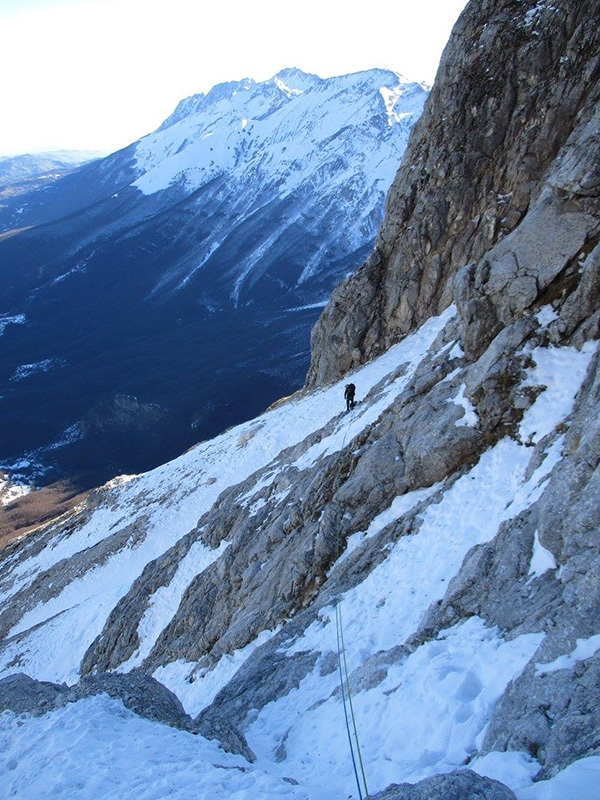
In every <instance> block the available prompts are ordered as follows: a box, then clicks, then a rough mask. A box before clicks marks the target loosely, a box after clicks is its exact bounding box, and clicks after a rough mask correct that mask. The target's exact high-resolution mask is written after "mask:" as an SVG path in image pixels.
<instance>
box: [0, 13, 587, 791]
mask: <svg viewBox="0 0 600 800" xmlns="http://www.w3.org/2000/svg"><path fill="white" fill-rule="evenodd" d="M597 15H598V9H597V4H595V3H592V0H585V1H584V2H582V3H579V4H577V5H576V6H574V5H573V4H572V3H570V2H569V0H553V2H552V4H549V3H547V4H546V3H540V2H539V0H524V1H523V2H522V3H515V2H514V0H471V2H470V3H469V4H468V6H467V8H466V9H465V11H464V12H463V14H462V15H461V17H460V19H459V21H458V22H457V25H456V27H455V29H454V31H453V34H452V36H451V38H450V41H449V43H448V46H447V48H446V51H445V53H444V56H443V59H442V62H441V65H440V70H439V73H438V78H437V80H436V85H435V86H434V88H433V90H432V93H431V95H430V97H429V99H428V100H427V103H426V107H425V109H424V112H423V115H422V117H421V119H420V121H419V122H418V123H417V125H416V126H415V128H414V131H413V134H412V136H411V139H410V142H409V145H408V148H407V152H406V154H405V157H404V160H403V162H402V164H401V166H400V169H399V171H398V175H397V177H396V179H395V180H394V183H393V186H392V188H391V190H390V193H389V194H388V198H387V201H386V215H385V220H384V223H383V225H382V227H381V230H380V233H379V235H378V237H377V240H376V245H375V250H374V251H373V253H372V254H371V255H370V256H369V258H368V259H367V261H366V262H365V264H364V265H363V266H361V267H360V268H359V270H358V271H356V272H355V273H354V274H353V275H352V276H350V277H349V278H348V279H346V280H345V281H344V282H343V283H342V284H341V285H340V286H339V287H338V288H337V289H336V290H335V292H334V294H333V296H332V300H331V302H330V303H329V304H328V306H327V308H326V309H325V311H324V312H323V314H322V316H321V317H320V319H319V322H318V324H317V326H316V327H315V330H314V335H313V337H312V344H313V351H312V362H311V371H310V376H309V381H308V384H307V386H305V387H304V388H303V389H302V390H301V391H299V392H297V393H296V394H294V395H293V396H291V397H287V398H284V399H282V400H281V401H280V402H279V403H276V404H274V405H273V406H272V407H271V408H270V409H269V410H267V411H266V412H264V413H263V414H261V415H259V416H257V417H256V418H254V419H253V420H250V421H247V422H245V423H243V424H241V425H238V426H235V427H232V428H231V429H230V430H228V431H226V432H224V433H222V434H220V435H219V436H218V437H216V438H213V439H212V440H208V441H205V442H202V443H200V444H198V445H196V446H195V447H194V448H192V449H190V450H189V451H188V452H186V453H185V454H184V455H182V456H179V457H178V458H177V459H174V460H173V461H171V462H169V463H166V464H164V465H163V466H161V467H159V468H157V469H155V470H153V471H150V472H147V473H145V474H143V475H138V476H129V477H126V476H121V477H119V478H117V479H115V480H113V481H111V482H110V483H108V484H107V485H106V486H104V487H103V488H102V489H99V490H97V491H96V492H95V493H94V494H93V495H92V496H91V497H90V498H89V499H88V500H87V501H85V502H82V503H81V504H80V505H79V506H78V507H77V508H76V509H74V510H73V511H72V512H71V513H69V514H67V515H65V516H64V517H63V518H62V519H61V520H58V521H56V522H55V523H54V524H51V525H47V526H45V527H42V528H40V529H38V530H37V531H36V532H35V533H33V534H32V535H30V536H28V537H26V538H24V539H23V540H22V541H20V542H15V543H13V544H12V545H11V546H10V547H9V548H7V549H6V550H5V551H4V553H3V555H2V558H1V560H0V599H1V604H0V676H1V679H0V709H5V713H3V714H2V715H1V716H0V786H1V787H2V788H3V790H4V793H5V794H6V795H7V796H19V797H22V798H24V800H29V798H31V799H32V800H33V798H37V797H39V795H40V793H42V794H44V793H45V794H46V795H48V796H53V795H54V796H60V797H79V798H82V799H83V800H88V798H90V800H91V798H95V797H98V796H99V795H101V796H102V797H106V798H115V800H116V798H137V797H139V796H140V793H141V792H143V796H145V797H146V798H148V800H159V798H161V799H162V798H163V797H165V796H172V797H175V798H180V799H181V800H184V799H185V800H187V799H188V798H192V797H197V796H207V797H208V796H213V795H217V796H223V797H239V798H241V799H243V800H245V799H246V798H248V799H249V798H256V797H261V798H277V797H294V798H298V799H300V798H302V799H303V800H334V799H335V800H338V798H340V797H354V798H356V797H360V798H367V797H368V798H372V800H399V798H400V800H454V799H455V800H463V799H464V800H470V798H485V800H515V798H516V800H572V798H577V800H592V798H594V799H595V798H596V797H597V796H598V794H599V791H600V755H599V748H600V737H599V732H600V718H599V715H598V709H599V708H600V681H599V680H598V676H599V674H600V580H599V577H600V515H599V508H600V507H599V505H598V487H599V484H600V415H599V414H598V397H599V396H600V348H599V345H598V341H599V339H600V335H599V322H600V306H599V303H600V294H599V292H598V286H599V285H600V197H599V190H598V187H599V186H600V183H599V182H598V180H597V169H598V164H600V137H598V114H599V112H598V109H599V104H598V101H599V99H600V97H599V95H598V85H597V83H596V82H594V81H591V80H589V77H590V76H591V75H594V74H595V73H594V69H596V66H597V58H598V56H597V54H598V52H599V50H600V48H599V45H600V41H599V37H600V25H590V20H591V19H593V20H594V21H595V20H597V18H598V16H597ZM598 21H600V20H598ZM550 53H552V54H553V58H554V59H555V61H556V70H550V71H549V70H548V57H549V54H550ZM585 76H587V80H584V79H583V78H584V77H585ZM517 90H518V91H517ZM479 92H481V95H480V96H481V97H485V103H483V104H482V105H481V106H478V107H477V106H474V105H473V104H472V102H471V101H472V100H473V94H474V93H475V94H477V93H479ZM467 114H472V116H473V117H476V118H477V119H478V123H477V125H480V126H481V127H480V128H479V127H477V126H475V125H474V124H473V125H468V126H466V125H465V115H467ZM507 114H508V117H507ZM176 124H179V123H176ZM490 137H491V140H492V141H490ZM434 151H435V152H434ZM524 154H525V155H526V157H527V160H526V164H527V170H526V174H524V173H525V166H524V164H523V155H524ZM474 165H479V169H480V171H479V172H477V171H476V170H475V166H474ZM465 176H466V177H465ZM467 179H468V180H467ZM407 187H408V189H410V190H411V191H408V190H407ZM423 209H427V215H426V216H425V217H424V216H423ZM459 210H460V211H461V212H462V213H460V214H459V213H458V211H459ZM483 212H485V213H483ZM419 242H420V249H419ZM442 256H443V257H444V258H442ZM417 257H418V258H417ZM425 298H427V302H426V300H425ZM365 327H366V330H365ZM376 351H379V352H376ZM348 382H352V383H354V384H355V385H356V388H357V394H356V397H357V401H358V402H357V405H356V406H355V407H354V408H353V409H350V410H348V411H346V410H345V403H344V388H345V386H346V385H347V384H348Z"/></svg>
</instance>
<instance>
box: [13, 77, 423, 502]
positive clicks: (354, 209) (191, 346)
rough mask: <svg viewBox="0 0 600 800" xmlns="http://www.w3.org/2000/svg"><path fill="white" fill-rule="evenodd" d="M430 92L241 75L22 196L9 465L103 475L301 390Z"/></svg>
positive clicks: (87, 478)
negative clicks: (314, 332) (319, 332)
mask: <svg viewBox="0 0 600 800" xmlns="http://www.w3.org/2000/svg"><path fill="white" fill-rule="evenodd" d="M426 95H427V92H426V91H425V90H424V88H423V87H421V86H419V85H417V84H411V83H407V82H406V81H405V80H404V79H402V78H401V77H400V76H398V75H396V74H394V73H390V72H384V71H380V70H373V71H369V72H364V73H358V74H355V75H348V76H343V77H339V78H331V79H327V80H323V79H321V78H318V77H317V76H315V75H306V74H304V73H302V72H300V71H298V70H291V69H289V70H284V71H283V72H281V73H279V74H278V75H277V76H275V77H274V78H273V79H272V80H269V81H265V82H263V83H256V82H255V81H252V80H243V81H239V82H234V83H228V84H223V85H220V86H216V87H215V88H214V89H212V90H211V91H210V92H209V93H208V94H207V95H206V96H204V95H196V96H194V97H191V98H188V99H187V100H184V101H183V102H182V103H180V105H179V106H178V108H177V109H176V110H175V112H174V113H173V115H172V116H171V117H169V119H168V120H166V121H165V123H164V124H163V125H162V126H161V127H160V128H159V129H158V130H157V131H156V132H154V133H152V134H150V135H149V136H146V137H144V138H143V139H142V140H140V141H139V142H137V143H135V144H133V145H131V146H130V147H128V148H126V149H125V150H123V151H121V152H119V153H115V154H113V155H111V156H109V157H108V158H105V159H103V160H101V161H98V162H95V163H93V164H90V165H88V166H86V167H83V168H82V169H80V170H78V171H77V172H76V173H74V174H72V175H70V176H68V177H66V178H64V179H62V180H60V181H58V182H56V183H55V184H54V185H52V186H50V187H47V188H46V189H44V191H40V192H35V193H32V194H30V195H27V196H24V197H23V196H22V197H19V198H14V199H13V200H12V201H7V202H6V204H5V207H4V208H3V209H2V210H0V225H1V226H2V229H3V230H4V231H5V233H4V235H3V236H2V235H0V265H1V267H2V271H3V280H2V285H1V286H0V314H1V316H0V322H1V328H2V331H3V344H4V345H5V346H4V347H3V348H2V351H1V355H0V376H1V380H2V387H3V390H2V394H1V397H0V410H1V413H2V415H3V418H4V419H6V420H8V422H9V424H8V426H7V437H6V438H5V439H4V443H3V445H2V452H0V463H2V466H3V468H4V469H6V471H7V472H9V473H10V474H13V475H14V473H17V474H19V473H20V474H22V476H24V477H26V478H27V477H29V478H31V477H35V478H36V479H37V480H39V481H41V482H46V483H47V482H50V481H52V480H55V479H56V478H57V477H63V476H66V477H70V478H73V477H74V476H75V477H77V476H79V482H80V483H81V484H83V485H85V486H89V485H90V484H92V485H93V484H94V481H103V480H106V479H107V478H109V477H111V476H112V475H114V474H116V473H118V472H123V471H126V472H131V471H140V470H142V469H148V468H149V467H150V466H153V465H156V464H157V463H161V462H163V461H164V460H166V459H167V458H169V457H173V456H174V455H177V454H178V453H181V452H182V451H183V450H185V449H186V448H187V447H188V446H190V445H191V444H193V443H194V442H197V441H198V440H199V439H202V438H205V437H207V436H209V435H214V434H215V433H217V432H219V431H221V430H223V429H224V428H225V427H227V426H228V425H230V424H233V423H235V422H239V421H240V420H242V419H248V418H249V417H251V416H252V415H253V414H255V413H259V412H260V411H262V410H264V408H265V407H267V406H268V405H269V403H270V402H272V401H273V400H275V399H277V398H278V397H280V396H281V395H283V394H288V393H289V392H290V391H292V390H294V389H297V388H298V387H299V386H301V385H302V383H303V381H304V377H305V374H306V370H307V367H308V359H309V333H310V328H311V326H312V324H313V323H314V321H315V319H316V317H317V315H318V313H319V312H320V310H321V309H322V307H323V306H324V304H325V303H326V301H327V298H328V296H329V294H330V292H331V290H332V288H333V287H334V285H335V284H336V283H337V282H338V281H339V280H340V278H342V277H344V276H345V275H346V274H348V273H349V272H351V271H352V270H353V269H355V268H356V267H357V266H358V265H359V263H360V262H361V260H362V259H363V258H364V257H365V256H366V254H367V252H368V251H369V249H370V248H371V246H372V243H373V240H374V237H375V234H376V232H377V228H378V226H379V224H380V222H381V219H382V216H383V201H384V196H385V193H386V191H387V189H388V188H389V185H390V183H391V181H392V179H393V176H394V174H395V171H396V169H397V165H398V163H399V161H400V158H401V156H402V153H403V151H404V148H405V146H406V142H407V138H408V134H409V131H410V129H411V127H412V125H413V123H414V122H415V121H416V119H417V118H418V116H419V115H420V113H421V109H422V105H423V102H424V100H425V97H426ZM15 232H16V233H15ZM15 321H16V322H18V323H19V324H18V325H17V324H12V323H14V322H15ZM41 395H43V396H44V411H43V415H40V414H39V413H38V412H39V397H40V396H41Z"/></svg>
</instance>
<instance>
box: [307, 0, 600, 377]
mask: <svg viewBox="0 0 600 800" xmlns="http://www.w3.org/2000/svg"><path fill="white" fill-rule="evenodd" d="M597 13H598V12H597V8H596V7H595V5H594V3H593V2H582V3H577V4H573V3H570V2H568V0H559V2H553V3H539V2H537V0H525V2H514V0H501V2H497V1H496V0H480V2H471V3H469V4H468V6H467V7H466V9H465V10H464V12H463V13H462V15H461V17H460V19H459V21H458V23H457V24H456V26H455V28H454V31H453V33H452V35H451V37H450V41H449V43H448V45H447V46H446V49H445V51H444V55H443V57H442V61H441V63H440V67H439V70H438V74H437V78H436V82H435V85H434V87H433V89H432V92H431V95H430V97H429V98H428V100H427V103H426V105H425V109H424V113H423V115H422V117H421V119H420V120H419V122H418V123H417V125H416V126H415V128H414V129H413V132H412V135H411V139H410V141H409V146H408V148H407V151H406V153H405V156H404V159H403V162H402V166H401V167H400V169H399V171H398V174H397V176H396V179H395V181H394V184H393V185H392V188H391V190H390V192H389V195H388V198H387V204H386V216H385V221H384V223H383V225H382V227H381V230H380V232H379V236H378V238H377V242H376V246H375V249H374V251H373V253H372V254H371V256H370V257H369V259H368V260H367V262H366V264H365V265H364V266H363V267H362V268H361V269H359V270H358V272H357V273H356V274H355V275H353V276H351V277H350V278H348V279H347V280H346V281H345V282H343V283H342V284H340V285H339V286H338V288H337V289H336V290H335V292H334V293H333V296H332V298H331V301H330V303H329V305H328V307H327V308H326V310H325V311H324V312H323V315H322V316H321V318H320V320H319V321H318V323H317V325H316V326H315V328H314V330H313V335H312V363H311V368H310V372H309V375H308V385H310V386H315V385H319V384H322V383H324V382H327V381H331V380H333V379H335V378H337V377H338V376H340V375H342V374H343V373H344V372H346V371H347V370H349V369H351V368H352V367H354V366H356V365H357V364H359V363H362V362H363V361H365V360H368V359H369V358H372V357H373V356H374V355H377V354H378V353H381V352H383V351H384V350H386V349H387V348H388V347H389V346H390V344H392V343H393V342H395V341H398V339H400V338H401V337H402V336H404V335H406V333H408V332H409V331H410V330H413V329H414V328H415V327H416V326H417V325H419V324H420V323H421V322H422V321H423V320H424V319H427V318H428V317H429V316H430V314H432V313H439V311H441V310H442V309H443V308H445V307H446V306H447V305H448V304H449V303H451V302H452V297H453V291H454V288H453V280H454V277H455V275H456V274H457V273H458V272H459V271H460V270H462V273H461V277H460V282H459V290H458V296H457V299H458V301H459V302H460V304H461V306H462V316H463V320H464V323H465V329H466V330H465V336H464V343H463V346H464V347H465V351H466V352H467V353H477V352H479V353H480V352H482V350H483V348H484V346H485V345H486V344H487V343H488V342H489V340H490V338H492V337H493V336H494V335H495V334H496V333H498V332H499V331H500V330H501V328H502V326H503V325H505V324H507V323H509V322H511V321H512V320H513V319H515V317H518V316H519V315H520V314H521V312H522V311H523V310H524V309H525V308H530V307H531V306H532V304H533V303H534V301H535V300H536V299H537V298H538V297H539V296H540V294H541V293H542V292H543V290H544V289H545V288H546V287H547V286H548V285H549V284H550V283H551V282H552V281H553V280H555V278H556V277H557V276H558V275H561V274H564V273H565V272H568V271H569V269H570V268H571V270H572V268H573V267H576V265H577V264H578V263H579V262H581V261H582V260H583V259H584V258H585V256H586V253H587V252H589V251H590V249H591V245H592V244H593V243H594V241H596V242H597V240H598V189H599V185H600V177H599V174H598V163H599V159H598V155H597V152H598V117H597V113H598V112H597V111H596V105H597V102H598V99H599V97H600V88H599V87H600V83H599V81H598V76H599V74H600V60H599V55H598V54H599V52H600V34H599V32H598V26H597V24H595V21H597ZM517 229H518V230H517ZM511 233H512V238H511V239H509V240H507V241H503V240H505V239H506V237H507V236H508V234H511ZM495 245H496V248H495V249H494V250H491V248H493V247H494V246H495ZM490 251H491V252H490ZM541 253H543V254H544V255H543V258H542V259H538V255H539V254H541ZM566 277H568V275H565V278H566ZM596 324H597V323H596Z"/></svg>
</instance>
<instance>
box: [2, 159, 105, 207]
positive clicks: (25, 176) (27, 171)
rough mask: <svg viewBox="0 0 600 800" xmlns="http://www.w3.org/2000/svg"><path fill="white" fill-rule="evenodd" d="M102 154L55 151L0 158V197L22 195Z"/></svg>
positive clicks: (3, 198)
mask: <svg viewBox="0 0 600 800" xmlns="http://www.w3.org/2000/svg"><path fill="white" fill-rule="evenodd" d="M102 155H104V153H97V152H94V151H88V150H57V151H52V152H48V153H35V154H33V155H30V154H26V155H21V156H4V157H0V198H1V199H2V200H3V201H4V200H5V198H6V197H10V196H11V195H15V194H17V193H18V194H24V193H25V192H26V191H31V189H33V188H37V187H38V186H39V185H41V184H44V183H45V184H47V183H49V182H52V181H54V180H56V179H57V178H59V177H61V176H62V175H65V174H67V173H69V172H72V171H73V170H75V169H77V167H80V166H81V165H82V164H86V163H87V162H89V161H93V160H94V159H97V158H100V157H101V156H102Z"/></svg>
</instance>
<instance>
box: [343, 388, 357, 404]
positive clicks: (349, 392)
mask: <svg viewBox="0 0 600 800" xmlns="http://www.w3.org/2000/svg"><path fill="white" fill-rule="evenodd" d="M355 392H356V386H355V385H354V384H353V383H349V384H347V386H346V391H345V392H344V397H345V398H346V411H350V409H351V408H354V406H355V403H354V394H355Z"/></svg>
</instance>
